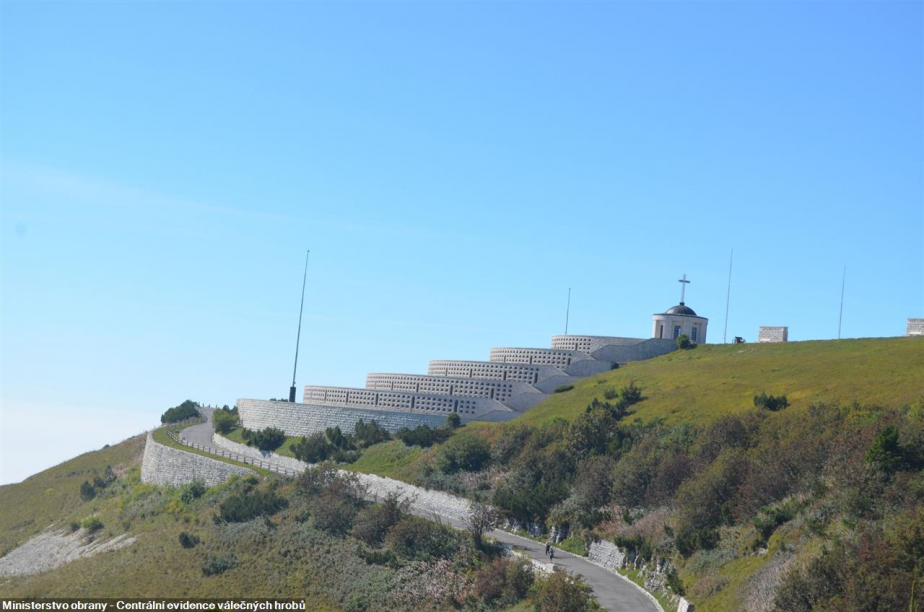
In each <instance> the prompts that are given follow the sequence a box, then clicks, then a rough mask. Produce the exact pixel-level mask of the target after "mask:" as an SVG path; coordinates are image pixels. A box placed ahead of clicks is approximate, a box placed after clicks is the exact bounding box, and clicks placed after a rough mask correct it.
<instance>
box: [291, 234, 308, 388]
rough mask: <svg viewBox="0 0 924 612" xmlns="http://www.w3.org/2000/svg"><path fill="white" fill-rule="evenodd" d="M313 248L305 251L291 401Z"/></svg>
mask: <svg viewBox="0 0 924 612" xmlns="http://www.w3.org/2000/svg"><path fill="white" fill-rule="evenodd" d="M309 255H311V250H310V249H309V250H308V251H306V252H305V273H304V274H303V275H302V303H301V305H300V306H299V307H298V335H297V336H296V337H295V365H294V366H292V386H291V387H289V401H290V402H293V403H294V402H295V371H296V370H298V345H299V343H300V342H301V339H302V311H303V310H304V309H305V281H306V280H308V256H309Z"/></svg>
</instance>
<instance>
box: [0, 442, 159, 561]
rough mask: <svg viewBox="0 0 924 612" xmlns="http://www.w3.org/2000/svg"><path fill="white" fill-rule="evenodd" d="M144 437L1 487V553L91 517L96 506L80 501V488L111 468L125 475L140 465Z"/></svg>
mask: <svg viewBox="0 0 924 612" xmlns="http://www.w3.org/2000/svg"><path fill="white" fill-rule="evenodd" d="M143 451H144V436H135V437H134V438H129V439H128V440H125V441H124V442H121V443H120V444H116V445H114V446H108V445H107V446H106V447H105V448H103V449H101V450H98V451H92V452H89V453H85V454H83V455H80V456H79V457H75V458H74V459H71V460H69V461H65V462H64V463H62V464H60V465H57V466H55V467H53V468H50V469H47V470H45V471H44V472H40V473H38V474H35V475H34V476H30V477H29V478H27V479H26V480H24V481H23V482H21V483H17V484H11V485H4V486H2V487H0V508H2V509H3V511H2V512H0V552H2V553H3V554H6V552H8V551H9V550H10V549H11V548H13V547H15V546H16V545H18V544H19V543H21V542H24V541H25V540H27V539H29V538H30V537H31V536H32V535H34V534H36V533H38V532H39V531H42V530H43V529H45V528H46V527H48V526H49V525H51V524H53V523H57V524H62V525H63V524H67V522H68V521H70V520H82V519H84V518H86V517H87V516H89V515H90V514H92V510H93V508H94V507H95V506H96V503H94V502H89V503H88V502H85V501H83V500H82V499H81V498H80V485H81V483H83V482H84V481H87V480H89V481H92V480H93V478H94V476H102V475H103V474H105V472H106V467H107V466H110V467H111V468H112V469H113V471H114V472H115V473H116V474H122V473H124V472H125V471H126V470H128V469H129V468H131V467H133V466H137V465H139V464H140V462H141V454H142V452H143Z"/></svg>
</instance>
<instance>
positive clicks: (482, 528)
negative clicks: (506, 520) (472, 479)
mask: <svg viewBox="0 0 924 612" xmlns="http://www.w3.org/2000/svg"><path fill="white" fill-rule="evenodd" d="M499 520H500V514H499V513H498V512H497V509H496V508H494V507H493V506H489V505H488V504H484V503H482V502H473V503H472V507H471V509H470V510H469V511H468V520H467V521H466V524H467V527H468V530H469V532H470V533H471V534H472V539H474V540H475V546H476V547H478V548H479V549H480V548H481V547H482V544H483V537H484V534H486V533H488V532H489V531H491V530H493V529H494V528H495V527H497V523H498V521H499Z"/></svg>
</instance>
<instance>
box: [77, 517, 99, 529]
mask: <svg viewBox="0 0 924 612" xmlns="http://www.w3.org/2000/svg"><path fill="white" fill-rule="evenodd" d="M80 526H81V527H83V528H84V529H86V530H87V532H89V533H96V532H97V531H99V530H100V529H102V528H103V522H102V521H101V520H99V517H98V516H91V517H90V518H88V519H86V520H84V521H83V522H82V523H81V524H80Z"/></svg>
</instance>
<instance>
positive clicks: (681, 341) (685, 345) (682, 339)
mask: <svg viewBox="0 0 924 612" xmlns="http://www.w3.org/2000/svg"><path fill="white" fill-rule="evenodd" d="M693 346H694V345H693V343H692V342H690V337H689V336H688V335H686V334H680V335H679V336H677V348H679V349H683V350H685V349H690V348H693Z"/></svg>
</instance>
